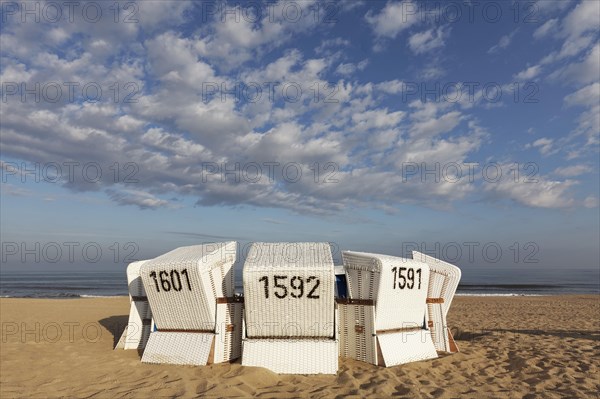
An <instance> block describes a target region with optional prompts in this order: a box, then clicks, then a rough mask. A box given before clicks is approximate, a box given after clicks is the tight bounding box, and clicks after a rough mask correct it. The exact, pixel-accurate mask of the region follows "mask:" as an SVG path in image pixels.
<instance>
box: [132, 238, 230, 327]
mask: <svg viewBox="0 0 600 399" xmlns="http://www.w3.org/2000/svg"><path fill="white" fill-rule="evenodd" d="M236 246H237V245H236V243H235V242H228V243H215V244H205V245H194V246H189V247H182V248H177V249H175V250H173V251H171V252H168V253H166V254H164V255H161V256H159V257H157V258H155V259H152V260H150V261H148V262H146V263H144V264H143V265H142V267H141V271H140V273H141V277H142V282H143V284H144V288H145V290H146V294H147V296H148V300H149V302H150V306H151V308H152V313H153V316H154V321H155V323H156V325H157V327H158V328H159V329H183V330H214V328H215V316H216V314H215V310H216V298H217V297H222V296H232V295H233V281H234V269H233V263H234V262H235V256H236Z"/></svg>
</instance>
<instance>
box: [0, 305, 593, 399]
mask: <svg viewBox="0 0 600 399" xmlns="http://www.w3.org/2000/svg"><path fill="white" fill-rule="evenodd" d="M128 309H129V307H128V299H127V298H126V297H123V298H86V299H71V300H48V299H11V298H2V299H0V320H1V323H2V343H1V352H0V359H1V361H0V397H1V398H2V399H5V398H12V397H28V398H29V397H36V398H38V397H39V398H47V397H81V398H92V397H93V398H113V397H127V398H134V397H136V398H137V397H143V398H146V397H176V396H184V397H194V396H208V397H250V396H263V397H347V396H350V397H392V396H395V397H426V398H429V397H440V398H446V397H452V398H453V397H473V398H523V397H526V398H538V397H543V398H563V397H564V398H567V397H568V398H573V397H579V398H595V397H597V395H598V392H599V391H600V375H599V366H600V365H599V363H600V347H599V339H600V333H599V330H600V296H553V297H458V298H456V299H455V303H454V304H453V307H452V308H451V311H450V316H449V323H450V325H451V326H453V327H454V328H455V329H457V334H456V339H457V344H458V345H459V347H460V349H461V353H458V354H455V355H452V356H445V357H442V358H440V359H437V360H434V361H425V362H419V363H412V364H407V365H402V366H396V367H391V368H388V369H384V368H379V367H376V366H373V365H369V364H365V363H361V362H357V361H352V360H348V359H342V360H340V369H339V372H338V374H337V375H335V376H290V375H277V374H274V373H272V372H270V371H268V370H266V369H262V368H253V367H242V366H240V365H239V364H238V363H233V364H228V363H227V364H218V365H211V366H206V367H188V366H168V365H147V364H142V363H141V362H140V356H139V354H138V353H137V352H136V351H123V350H118V351H114V350H112V347H113V345H114V343H115V339H117V338H116V337H118V336H119V335H120V333H121V331H122V329H123V326H124V325H125V324H126V322H127V312H128ZM36 323H37V324H36Z"/></svg>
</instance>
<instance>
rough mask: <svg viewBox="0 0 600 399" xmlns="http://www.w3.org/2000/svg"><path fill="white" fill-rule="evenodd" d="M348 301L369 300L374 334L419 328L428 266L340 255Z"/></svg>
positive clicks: (369, 255) (375, 256) (377, 256)
mask: <svg viewBox="0 0 600 399" xmlns="http://www.w3.org/2000/svg"><path fill="white" fill-rule="evenodd" d="M342 257H343V260H344V266H345V267H346V271H347V274H348V276H349V279H348V283H349V284H348V285H349V293H350V298H352V299H367V300H373V302H374V306H375V328H376V330H377V331H384V330H394V329H406V328H413V327H414V328H416V327H419V326H421V327H422V326H423V323H424V319H425V311H426V306H425V300H426V298H427V289H428V286H429V266H428V265H427V264H426V263H424V262H418V261H415V260H412V259H406V258H400V257H394V256H387V255H380V254H372V253H363V252H352V251H344V252H342Z"/></svg>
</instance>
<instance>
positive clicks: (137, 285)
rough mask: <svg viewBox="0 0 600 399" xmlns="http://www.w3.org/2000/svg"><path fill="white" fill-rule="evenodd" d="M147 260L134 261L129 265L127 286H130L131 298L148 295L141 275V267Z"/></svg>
mask: <svg viewBox="0 0 600 399" xmlns="http://www.w3.org/2000/svg"><path fill="white" fill-rule="evenodd" d="M146 262H148V261H147V260H140V261H137V262H132V263H130V264H129V265H128V266H127V286H128V288H129V299H130V300H133V299H134V298H136V299H137V298H144V297H146V290H145V289H144V284H143V283H142V278H141V277H140V269H141V267H142V265H143V264H144V263H146Z"/></svg>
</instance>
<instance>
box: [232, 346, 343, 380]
mask: <svg viewBox="0 0 600 399" xmlns="http://www.w3.org/2000/svg"><path fill="white" fill-rule="evenodd" d="M338 357H339V349H338V342H337V341H336V340H334V339H306V338H302V339H294V338H288V339H283V338H282V339H270V338H261V339H245V340H244V342H243V356H242V365H243V366H254V367H264V368H267V369H269V370H271V371H273V372H275V373H278V374H336V373H337V370H338Z"/></svg>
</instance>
